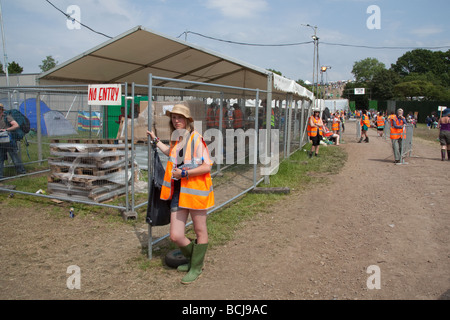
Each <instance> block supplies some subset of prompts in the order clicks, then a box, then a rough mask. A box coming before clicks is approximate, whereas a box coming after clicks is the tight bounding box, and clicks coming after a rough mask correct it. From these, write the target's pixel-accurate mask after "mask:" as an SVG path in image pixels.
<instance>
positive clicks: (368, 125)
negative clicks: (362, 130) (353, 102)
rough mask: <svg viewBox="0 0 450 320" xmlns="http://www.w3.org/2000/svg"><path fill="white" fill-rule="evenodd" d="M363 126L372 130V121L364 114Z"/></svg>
mask: <svg viewBox="0 0 450 320" xmlns="http://www.w3.org/2000/svg"><path fill="white" fill-rule="evenodd" d="M363 125H366V126H367V128H370V120H369V117H368V116H367V115H366V114H363V115H362V118H361V127H362V126H363Z"/></svg>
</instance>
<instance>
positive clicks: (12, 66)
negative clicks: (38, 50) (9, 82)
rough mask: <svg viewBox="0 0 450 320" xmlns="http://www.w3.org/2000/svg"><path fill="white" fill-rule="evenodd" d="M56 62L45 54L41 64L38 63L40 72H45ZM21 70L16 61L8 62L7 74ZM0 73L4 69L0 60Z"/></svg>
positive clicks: (54, 65) (2, 72) (20, 71)
mask: <svg viewBox="0 0 450 320" xmlns="http://www.w3.org/2000/svg"><path fill="white" fill-rule="evenodd" d="M57 64H58V61H56V60H55V59H54V58H53V57H52V56H47V57H46V58H45V59H44V60H42V64H41V65H39V68H40V69H41V71H42V72H46V71H48V70H50V69H52V68H54V67H56V65H57ZM22 72H23V67H21V66H20V65H19V64H18V63H17V62H15V61H12V62H10V63H8V74H21V73H22ZM0 74H5V69H4V66H3V64H2V63H1V62H0Z"/></svg>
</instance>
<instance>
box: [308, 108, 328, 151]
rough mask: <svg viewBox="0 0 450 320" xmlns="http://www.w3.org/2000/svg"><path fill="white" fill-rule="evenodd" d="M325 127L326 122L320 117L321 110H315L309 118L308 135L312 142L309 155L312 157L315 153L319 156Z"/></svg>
mask: <svg viewBox="0 0 450 320" xmlns="http://www.w3.org/2000/svg"><path fill="white" fill-rule="evenodd" d="M323 128H324V124H323V121H322V119H321V118H320V111H317V110H316V111H314V113H313V115H312V116H311V117H309V120H308V127H307V129H306V130H307V131H308V136H309V139H310V140H311V142H312V147H311V151H310V152H309V154H308V156H309V157H310V158H311V157H312V156H313V153H314V155H315V156H316V157H317V156H318V155H319V146H320V141H322V139H323Z"/></svg>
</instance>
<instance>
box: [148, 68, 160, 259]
mask: <svg viewBox="0 0 450 320" xmlns="http://www.w3.org/2000/svg"><path fill="white" fill-rule="evenodd" d="M152 97H153V75H152V74H151V73H150V74H149V75H148V107H147V115H148V124H147V130H149V131H151V130H152V127H153V98H152ZM153 152H158V151H157V150H153V148H152V147H151V145H150V143H148V163H147V164H148V186H147V190H148V191H147V194H150V189H151V187H152V186H151V181H152V180H153ZM147 205H148V206H151V205H152V204H151V203H148V204H147ZM147 210H148V209H147ZM147 223H148V222H147ZM152 242H153V233H152V225H151V224H150V223H148V259H149V260H151V259H152V257H153V246H152Z"/></svg>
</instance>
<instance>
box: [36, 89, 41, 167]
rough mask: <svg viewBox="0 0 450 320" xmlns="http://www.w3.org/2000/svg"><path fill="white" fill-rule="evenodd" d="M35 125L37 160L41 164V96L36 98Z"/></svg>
mask: <svg viewBox="0 0 450 320" xmlns="http://www.w3.org/2000/svg"><path fill="white" fill-rule="evenodd" d="M36 124H37V127H36V129H37V144H38V160H39V163H40V164H42V128H41V94H40V93H38V94H37V96H36Z"/></svg>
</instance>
